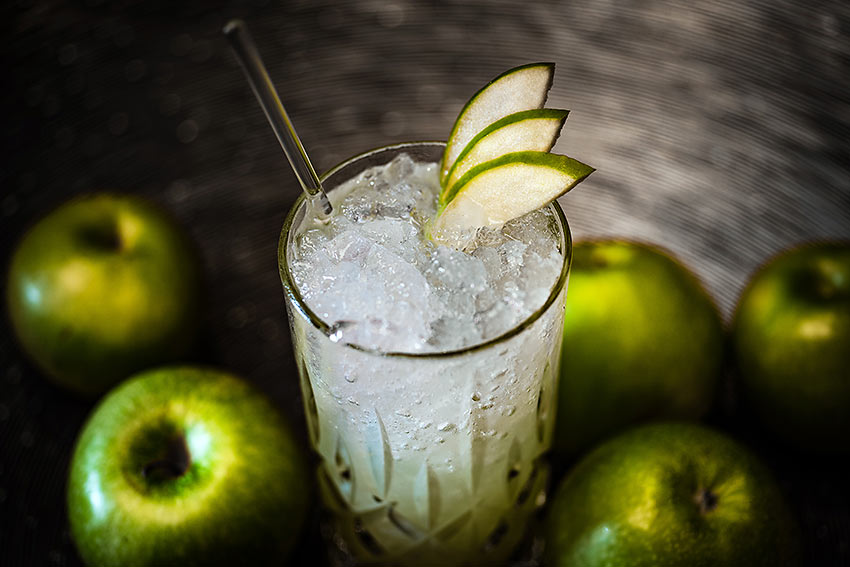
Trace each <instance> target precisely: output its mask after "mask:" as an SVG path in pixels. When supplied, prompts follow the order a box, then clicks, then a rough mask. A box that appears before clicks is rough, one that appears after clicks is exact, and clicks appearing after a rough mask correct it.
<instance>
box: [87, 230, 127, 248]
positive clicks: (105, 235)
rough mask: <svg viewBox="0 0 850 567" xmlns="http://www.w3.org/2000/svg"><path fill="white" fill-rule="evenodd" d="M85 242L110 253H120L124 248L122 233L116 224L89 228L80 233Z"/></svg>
mask: <svg viewBox="0 0 850 567" xmlns="http://www.w3.org/2000/svg"><path fill="white" fill-rule="evenodd" d="M80 236H81V237H82V239H83V241H85V242H86V244H88V245H89V246H91V247H93V248H97V249H100V250H105V251H108V252H120V251H121V250H122V249H123V247H124V242H123V241H122V239H121V233H120V232H119V231H118V227H117V226H115V225H114V224H108V225H100V226H87V227H85V228H83V230H82V231H81V232H80Z"/></svg>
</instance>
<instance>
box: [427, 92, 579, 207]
mask: <svg viewBox="0 0 850 567" xmlns="http://www.w3.org/2000/svg"><path fill="white" fill-rule="evenodd" d="M569 113H570V111H569V110H557V109H547V108H535V109H532V110H523V111H521V112H515V113H514V114H509V115H508V116H505V117H504V118H502V119H500V120H497V121H496V122H494V123H492V124H490V125H489V126H487V127H486V128H484V129H483V130H482V131H481V132H479V133H478V135H477V136H475V137H474V138H472V140H471V141H470V142H469V143H468V144H467V145H466V147H465V148H464V149H463V151H461V152H460V154H458V156H457V159H456V160H455V163H454V165H453V166H452V167H451V169H450V170H449V173H448V175H447V176H446V182H445V185H444V189H443V191H442V192H441V193H440V199H441V200H442V199H443V198H444V197H445V196H446V195H447V194H448V193H449V192H450V191H451V188H452V185H454V183H455V182H456V181H458V180H459V179H460V178H461V177H463V176H464V174H465V173H466V172H467V171H469V170H470V169H472V168H473V167H475V166H476V165H479V164H482V163H484V162H486V161H490V160H493V159H496V158H497V157H499V156H502V155H504V154H508V153H513V152H521V151H536V152H548V151H549V150H551V149H552V146H554V145H555V141H556V140H557V139H558V136H559V135H560V133H561V128H563V126H564V121H565V120H566V119H567V115H568V114H569Z"/></svg>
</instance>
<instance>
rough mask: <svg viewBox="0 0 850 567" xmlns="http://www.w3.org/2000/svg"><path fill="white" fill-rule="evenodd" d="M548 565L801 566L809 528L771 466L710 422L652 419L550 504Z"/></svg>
mask: <svg viewBox="0 0 850 567" xmlns="http://www.w3.org/2000/svg"><path fill="white" fill-rule="evenodd" d="M546 556H547V559H548V561H547V562H546V565H549V566H558V565H563V566H567V565H569V566H570V567H603V566H604V567H621V566H622V567H625V566H629V567H644V566H646V567H649V566H652V567H658V566H665V565H669V566H680V565H687V566H689V567H701V566H705V567H717V566H720V565H722V566H724V567H736V566H742V567H744V566H746V567H759V566H764V567H791V566H793V565H799V564H800V546H799V535H798V533H797V528H796V524H795V522H794V519H793V517H792V515H791V513H790V512H789V510H788V508H787V506H786V504H785V502H784V499H783V496H782V494H781V491H780V490H779V488H778V486H777V485H776V483H775V482H774V481H773V479H772V477H771V474H770V472H769V471H768V470H767V469H766V468H765V467H764V466H763V465H762V464H760V463H759V461H758V460H757V459H756V458H755V457H754V456H753V455H752V454H750V453H749V452H748V451H747V450H745V449H744V448H743V447H741V446H740V445H738V444H737V443H735V442H734V441H732V440H731V439H729V438H727V437H725V436H724V435H721V434H720V433H717V432H714V431H712V430H710V429H706V428H704V427H701V426H698V425H693V424H685V423H664V424H652V425H645V426H643V427H640V428H637V429H634V430H632V431H629V432H626V433H624V434H622V435H621V436H619V437H616V438H615V439H612V440H610V441H608V442H606V443H604V444H603V445H601V446H600V447H598V448H597V449H596V450H594V451H593V452H592V453H590V454H589V455H588V456H587V457H585V458H584V459H583V460H582V461H581V462H580V463H579V464H578V465H577V466H576V467H575V468H574V469H573V470H572V471H571V472H570V473H569V475H568V476H567V478H566V479H565V480H564V481H563V483H562V484H561V486H560V487H559V488H558V491H557V492H556V494H555V497H554V501H553V502H552V506H551V509H550V510H549V517H548V524H547V541H546Z"/></svg>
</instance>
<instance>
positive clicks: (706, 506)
mask: <svg viewBox="0 0 850 567" xmlns="http://www.w3.org/2000/svg"><path fill="white" fill-rule="evenodd" d="M694 500H695V501H696V503H697V505H698V506H699V511H700V514H702V515H703V516H705V515H706V514H708V513H709V512H711V511H712V510H714V509H715V508H717V502H718V498H717V494H715V493H714V492H712V491H711V490H709V489H707V488H701V489H699V490H697V493H696V494H695V495H694Z"/></svg>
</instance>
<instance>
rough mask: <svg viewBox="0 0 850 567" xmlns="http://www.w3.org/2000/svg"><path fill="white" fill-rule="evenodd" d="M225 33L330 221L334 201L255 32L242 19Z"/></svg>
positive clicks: (303, 180)
mask: <svg viewBox="0 0 850 567" xmlns="http://www.w3.org/2000/svg"><path fill="white" fill-rule="evenodd" d="M224 35H225V36H227V39H229V40H230V46H231V47H232V48H233V51H234V53H235V54H236V59H238V60H239V63H240V64H241V65H242V69H243V70H244V71H245V75H246V76H247V77H248V82H249V83H251V88H252V89H254V94H255V95H256V96H257V101H258V102H259V103H260V107H261V108H262V109H263V112H265V114H266V118H267V119H268V121H269V124H271V127H272V130H274V133H275V135H276V136H277V139H278V141H279V142H280V146H281V147H282V148H283V152H284V153H285V154H286V157H287V158H288V159H289V164H290V165H291V166H292V170H293V171H294V172H295V177H297V178H298V182H299V183H300V184H301V188H302V189H303V190H304V192H305V193H307V196H308V198H309V199H310V201H311V203H312V204H313V206H314V209H315V210H316V213H317V214H318V215H319V217H320V218H321V219H322V220H326V219H327V218H328V217H329V216H330V214H331V212H332V211H333V208H332V207H331V202H330V201H329V200H328V196H327V194H326V193H325V190H324V189H323V188H322V184H321V182H320V181H319V176H318V175H316V170H315V169H313V164H312V163H310V158H309V157H307V152H305V151H304V145H303V144H302V143H301V140H300V139H299V138H298V134H297V133H296V132H295V127H294V126H293V125H292V122H291V121H290V120H289V116H288V115H287V114H286V109H285V108H284V107H283V103H282V102H281V101H280V97H279V96H278V94H277V90H275V88H274V84H272V80H271V78H270V77H269V73H268V71H266V66H265V65H264V64H263V60H262V59H261V58H260V54H259V52H258V51H257V46H256V45H255V44H254V40H253V39H251V34H250V33H248V28H247V27H246V26H245V22H243V21H242V20H231V21H229V22H227V25H225V26H224Z"/></svg>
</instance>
